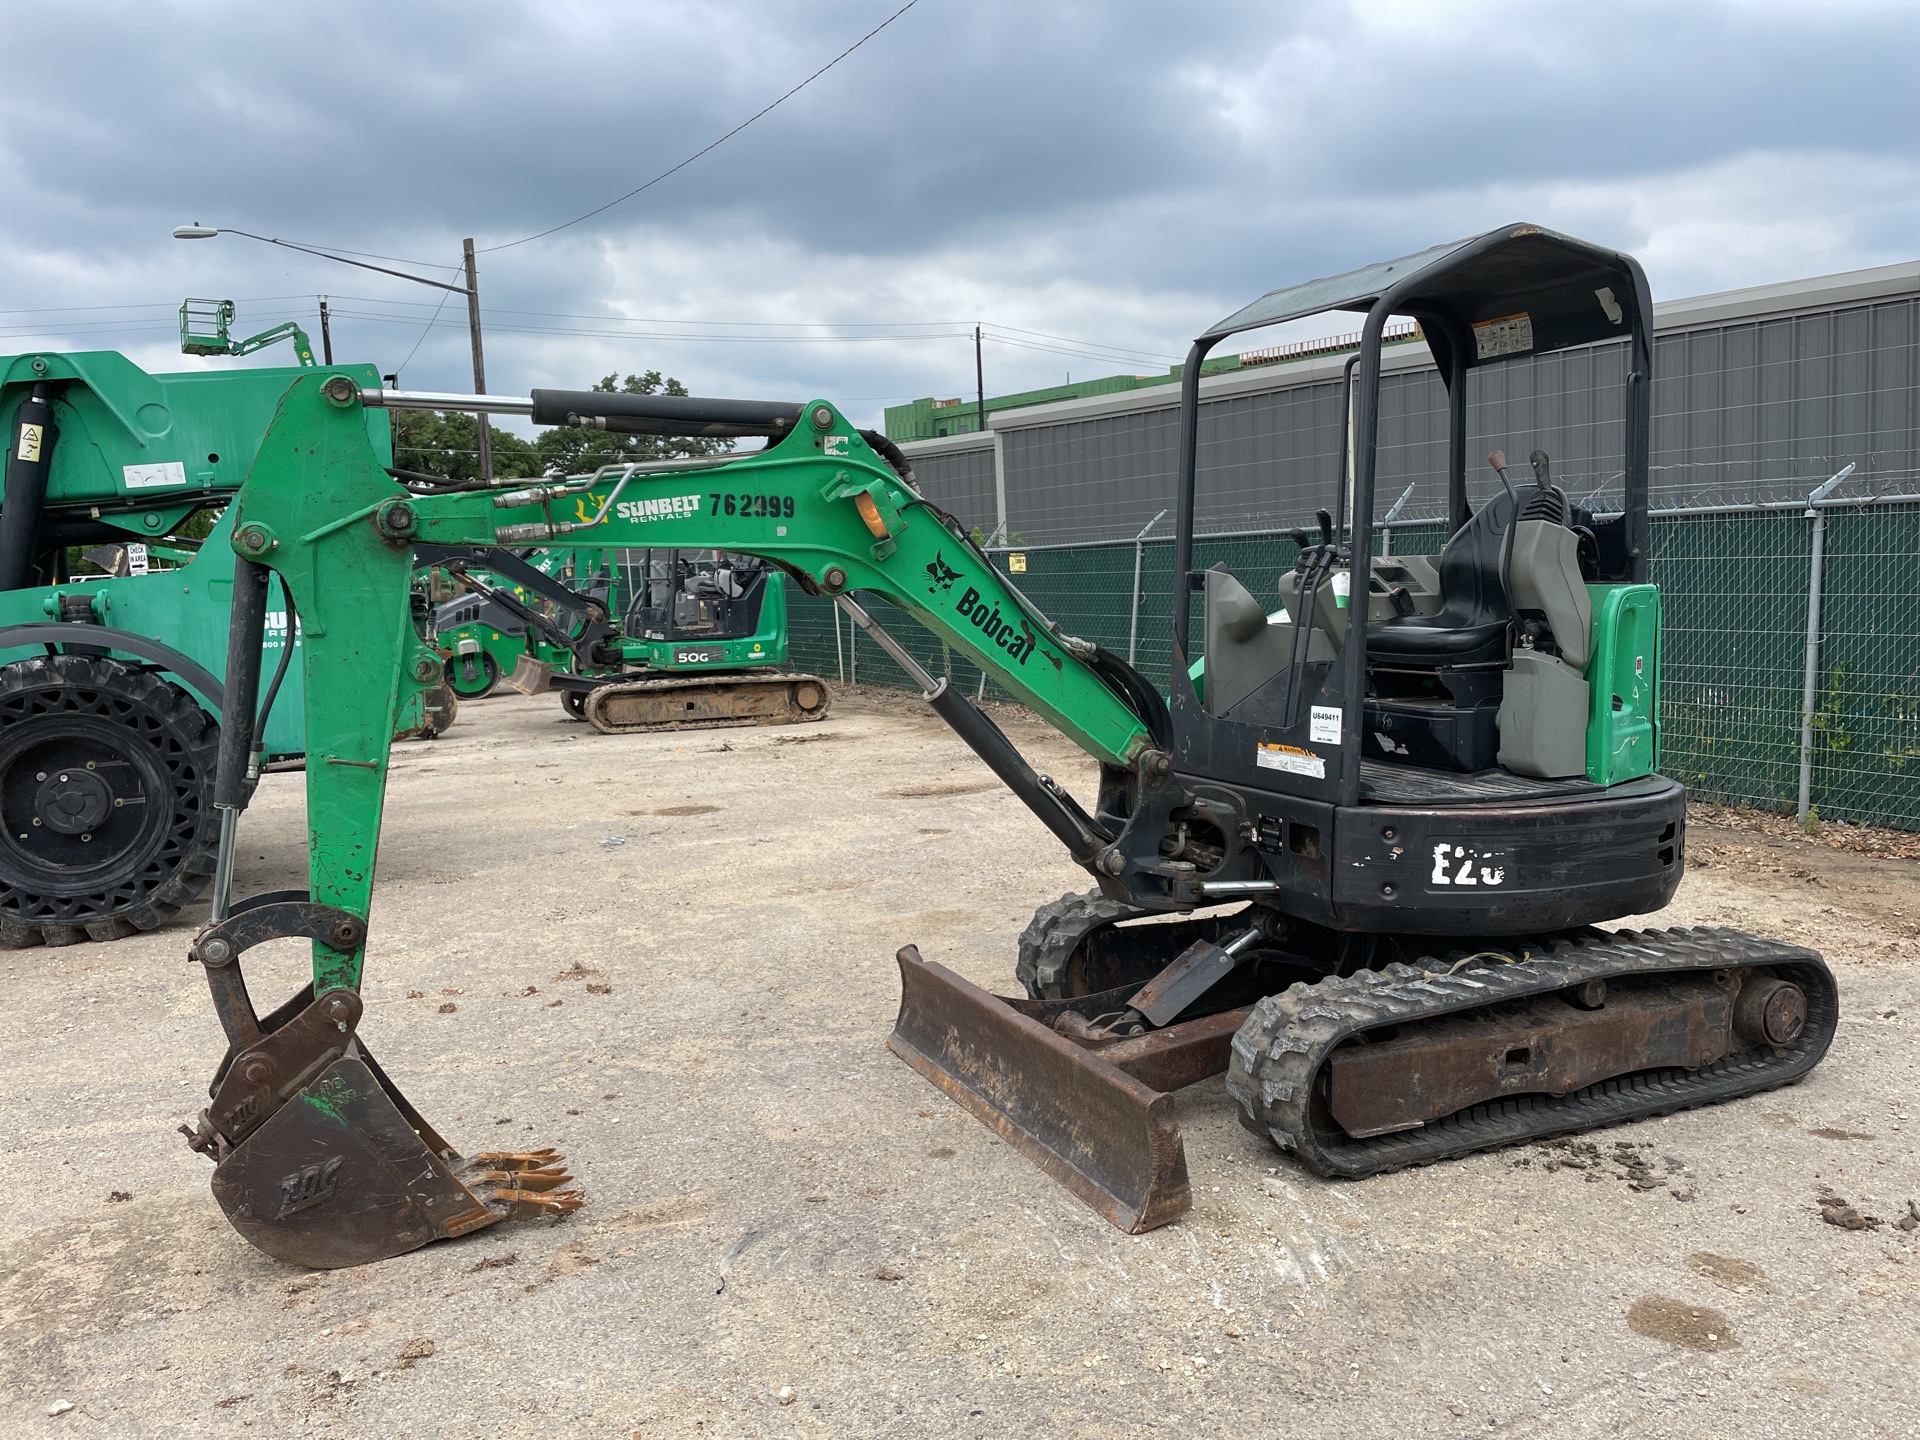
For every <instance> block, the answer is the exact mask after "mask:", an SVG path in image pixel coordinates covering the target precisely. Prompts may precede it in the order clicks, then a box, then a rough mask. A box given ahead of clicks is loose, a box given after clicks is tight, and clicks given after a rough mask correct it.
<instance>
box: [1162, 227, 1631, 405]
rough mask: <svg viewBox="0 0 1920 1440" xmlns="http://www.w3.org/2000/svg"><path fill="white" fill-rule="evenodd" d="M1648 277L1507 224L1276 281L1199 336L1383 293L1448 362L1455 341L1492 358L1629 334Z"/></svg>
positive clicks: (1552, 236) (1549, 234)
mask: <svg viewBox="0 0 1920 1440" xmlns="http://www.w3.org/2000/svg"><path fill="white" fill-rule="evenodd" d="M1645 286H1646V281H1645V280H1644V278H1642V276H1641V274H1640V268H1639V266H1638V265H1637V264H1636V263H1635V262H1634V260H1633V259H1632V258H1631V257H1629V256H1626V255H1622V254H1620V253H1619V252H1618V251H1615V250H1608V249H1605V248H1603V247H1601V246H1598V245H1590V244H1588V243H1587V242H1586V241H1584V240H1576V239H1574V238H1573V237H1572V236H1570V235H1561V234H1558V233H1556V232H1554V231H1552V230H1547V229H1544V228H1542V227H1541V226H1538V225H1525V224H1516V225H1503V226H1502V227H1500V228H1499V229H1498V230H1490V231H1488V232H1487V233H1486V234H1484V235H1477V236H1474V237H1472V238H1470V239H1466V240H1456V241H1454V242H1452V243H1451V244H1447V245H1436V246H1434V247H1433V248H1432V249H1430V250H1422V251H1420V252H1418V253H1417V254H1413V255H1407V256H1403V257H1402V258H1400V259H1398V260H1387V261H1382V262H1380V263H1377V264H1373V265H1366V266H1363V267H1361V268H1360V269H1358V270H1349V271H1348V272H1347V273H1346V274H1344V275H1331V276H1328V277H1327V278H1325V279H1321V280H1309V281H1307V282H1306V283H1305V284H1304V285H1292V286H1288V287H1287V288H1286V289H1283V290H1271V291H1268V292H1267V293H1266V294H1265V295H1262V296H1261V297H1260V298H1259V299H1258V300H1256V301H1254V302H1253V303H1252V304H1251V305H1247V306H1244V307H1243V308H1241V309H1239V310H1236V311H1235V312H1234V313H1233V314H1231V315H1229V316H1227V318H1226V319H1224V320H1222V321H1220V323H1219V324H1217V325H1215V326H1213V327H1212V328H1211V329H1209V330H1208V331H1207V332H1206V334H1205V335H1203V336H1201V337H1200V338H1201V339H1202V340H1203V341H1213V340H1218V339H1221V338H1222V337H1224V336H1227V335H1232V334H1235V333H1237V332H1239V331H1242V330H1253V329H1258V328H1260V327H1262V326H1266V325H1278V324H1280V323H1281V322H1283V321H1287V320H1298V319H1301V318H1303V317H1305V316H1308V315H1318V314H1321V313H1323V312H1325V311H1328V310H1357V311H1360V312H1363V313H1364V312H1366V311H1369V310H1371V309H1373V307H1374V306H1375V305H1376V304H1377V303H1379V302H1380V301H1381V300H1382V299H1387V300H1390V301H1391V302H1392V303H1391V310H1392V313H1394V314H1398V315H1408V316H1411V317H1413V318H1414V319H1416V320H1418V321H1420V323H1421V328H1422V329H1423V330H1424V331H1425V332H1426V336H1427V340H1428V343H1429V344H1430V345H1431V346H1432V347H1433V350H1434V356H1435V359H1436V360H1438V361H1439V362H1440V365H1441V369H1442V371H1443V372H1444V371H1446V370H1447V369H1448V368H1450V366H1449V363H1448V362H1449V360H1450V358H1451V355H1452V353H1453V351H1454V349H1455V347H1456V346H1458V347H1459V348H1460V350H1461V351H1462V353H1463V354H1464V357H1465V361H1466V364H1467V365H1469V366H1472V365H1484V364H1488V363H1491V362H1493V361H1497V360H1504V359H1508V358H1514V357H1518V356H1521V355H1538V354H1543V353H1546V352H1548V351H1552V350H1562V349H1565V348H1566V347H1568V346H1570V345H1586V344H1591V343H1592V342H1594V341H1596V340H1608V339H1616V338H1623V337H1625V336H1627V335H1628V334H1630V333H1632V331H1633V330H1634V329H1635V328H1636V327H1637V326H1640V325H1642V324H1644V323H1645V321H1646V320H1647V318H1648V317H1646V316H1644V315H1642V314H1641V313H1640V310H1641V305H1642V301H1641V297H1642V296H1643V295H1644V294H1645Z"/></svg>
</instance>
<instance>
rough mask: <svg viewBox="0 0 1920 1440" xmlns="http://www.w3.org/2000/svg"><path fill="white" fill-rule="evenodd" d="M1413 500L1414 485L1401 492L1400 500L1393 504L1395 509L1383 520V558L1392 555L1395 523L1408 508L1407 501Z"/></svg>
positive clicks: (1381, 547) (1381, 534)
mask: <svg viewBox="0 0 1920 1440" xmlns="http://www.w3.org/2000/svg"><path fill="white" fill-rule="evenodd" d="M1414 484H1415V485H1417V484H1419V481H1417V480H1416V481H1415V482H1414ZM1412 498H1413V485H1409V486H1407V488H1406V489H1404V490H1402V491H1401V492H1400V498H1399V499H1398V500H1396V501H1394V502H1393V508H1392V509H1390V510H1388V511H1387V513H1386V515H1385V516H1384V517H1383V518H1382V519H1381V521H1380V554H1381V556H1382V558H1385V557H1386V556H1388V555H1391V554H1392V553H1393V522H1394V521H1396V520H1398V519H1399V518H1400V512H1401V510H1403V509H1405V508H1406V504H1407V501H1409V500H1411V499H1412Z"/></svg>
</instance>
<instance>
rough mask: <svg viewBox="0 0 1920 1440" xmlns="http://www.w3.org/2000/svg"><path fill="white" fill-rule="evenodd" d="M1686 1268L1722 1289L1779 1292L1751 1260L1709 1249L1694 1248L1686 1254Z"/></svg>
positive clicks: (1765, 1293)
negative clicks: (1718, 1253)
mask: <svg viewBox="0 0 1920 1440" xmlns="http://www.w3.org/2000/svg"><path fill="white" fill-rule="evenodd" d="M1687 1268H1688V1269H1690V1270H1692V1271H1693V1272H1694V1273H1695V1274H1696V1275H1704V1276H1706V1277H1707V1279H1709V1280H1711V1281H1713V1283H1714V1284H1716V1285H1718V1286H1720V1288H1721V1289H1723V1290H1757V1291H1759V1292H1760V1293H1761V1294H1763V1295H1774V1294H1777V1293H1779V1292H1778V1291H1776V1290H1775V1289H1774V1285H1773V1281H1772V1280H1770V1279H1768V1278H1767V1272H1766V1271H1764V1270H1762V1269H1761V1268H1760V1267H1759V1266H1758V1265H1756V1264H1754V1263H1753V1262H1752V1261H1751V1260H1741V1259H1739V1258H1738V1257H1736V1256H1733V1255H1715V1254H1714V1253H1713V1252H1712V1251H1710V1250H1696V1251H1694V1252H1693V1253H1692V1254H1691V1255H1689V1256H1687Z"/></svg>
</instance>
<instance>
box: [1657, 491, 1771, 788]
mask: <svg viewBox="0 0 1920 1440" xmlns="http://www.w3.org/2000/svg"><path fill="white" fill-rule="evenodd" d="M1807 536H1808V522H1807V521H1805V520H1802V519H1801V518H1800V517H1799V516H1798V515H1796V514H1791V513H1786V512H1777V513H1772V514H1765V515H1701V516H1686V517H1679V518H1672V519H1658V520H1654V521H1652V522H1651V523H1650V526H1649V536H1648V541H1649V551H1650V562H1651V563H1650V565H1649V570H1650V572H1651V576H1652V579H1653V581H1654V583H1655V584H1657V585H1659V587H1660V606H1661V615H1662V621H1663V624H1664V636H1663V640H1662V648H1663V650H1664V656H1665V659H1664V670H1665V673H1664V675H1663V676H1662V694H1661V707H1660V709H1661V714H1660V722H1661V733H1660V744H1661V757H1660V760H1661V763H1660V768H1661V769H1662V770H1664V771H1665V772H1666V773H1667V774H1669V775H1672V776H1673V777H1674V778H1675V779H1676V780H1679V781H1680V782H1681V783H1683V784H1684V785H1686V787H1687V788H1688V789H1689V790H1690V791H1692V792H1693V793H1694V794H1695V795H1698V796H1701V797H1702V798H1711V799H1715V800H1721V801H1726V802H1728V803H1732V804H1744V805H1756V806H1762V807H1765V808H1767V809H1778V808H1780V806H1781V805H1782V804H1786V805H1791V804H1792V803H1793V801H1794V799H1795V795H1796V791H1797V787H1798V784H1799V773H1800V772H1799V766H1800V748H1799V746H1800V678H1801V659H1802V655H1803V652H1804V646H1805V643H1806V634H1807V611H1806V604H1807V551H1808V539H1807Z"/></svg>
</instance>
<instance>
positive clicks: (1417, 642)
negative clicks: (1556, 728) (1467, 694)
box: [1367, 489, 1518, 668]
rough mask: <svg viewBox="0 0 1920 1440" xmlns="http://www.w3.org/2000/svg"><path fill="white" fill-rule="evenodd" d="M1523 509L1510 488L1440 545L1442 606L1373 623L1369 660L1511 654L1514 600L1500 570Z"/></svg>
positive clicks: (1452, 661)
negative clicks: (1519, 510)
mask: <svg viewBox="0 0 1920 1440" xmlns="http://www.w3.org/2000/svg"><path fill="white" fill-rule="evenodd" d="M1517 508H1518V506H1517V497H1516V496H1515V495H1513V494H1511V493H1509V492H1508V491H1506V490H1504V489H1503V490H1501V491H1500V492H1499V493H1498V494H1496V495H1495V496H1493V497H1492V498H1491V499H1490V500H1488V501H1487V503H1486V504H1485V505H1483V506H1481V507H1480V510H1479V513H1478V514H1476V515H1474V516H1473V517H1472V518H1471V519H1470V520H1468V521H1467V523H1466V524H1464V525H1462V526H1461V527H1460V528H1459V529H1458V530H1456V531H1454V533H1453V535H1452V536H1451V538H1449V539H1448V541H1447V543H1446V545H1445V546H1444V547H1443V548H1442V549H1441V551H1440V563H1439V566H1438V569H1439V572H1440V608H1439V610H1437V611H1436V612H1435V613H1433V614H1432V615H1399V616H1395V617H1393V618H1392V619H1390V620H1382V621H1379V622H1378V623H1376V624H1373V625H1369V626H1368V627H1367V656H1368V658H1369V659H1372V660H1376V661H1379V662H1381V663H1384V664H1394V663H1400V664H1408V665H1416V666H1419V667H1421V668H1428V667H1434V666H1440V665H1485V664H1499V663H1501V662H1503V661H1504V660H1505V659H1506V658H1507V644H1508V633H1509V632H1508V627H1509V626H1510V625H1511V624H1512V621H1513V605H1512V602H1511V601H1509V600H1508V598H1507V589H1506V586H1505V585H1504V584H1502V583H1501V579H1500V571H1501V564H1502V560H1503V559H1504V557H1505V554H1506V545H1507V532H1508V531H1509V530H1510V529H1512V527H1513V520H1514V512H1515V510H1516V509H1517Z"/></svg>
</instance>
